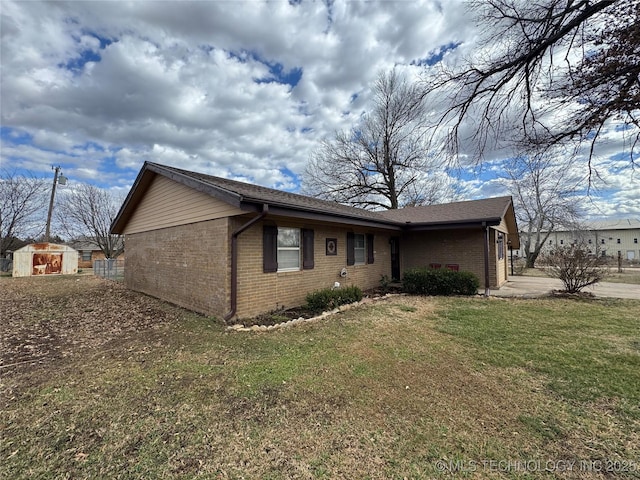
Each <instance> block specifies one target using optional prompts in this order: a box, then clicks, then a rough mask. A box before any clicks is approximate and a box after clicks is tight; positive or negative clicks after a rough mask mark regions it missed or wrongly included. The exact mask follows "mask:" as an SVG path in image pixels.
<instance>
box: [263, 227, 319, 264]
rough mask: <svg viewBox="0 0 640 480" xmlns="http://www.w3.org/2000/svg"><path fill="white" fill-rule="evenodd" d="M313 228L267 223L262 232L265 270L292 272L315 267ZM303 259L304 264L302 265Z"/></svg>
mask: <svg viewBox="0 0 640 480" xmlns="http://www.w3.org/2000/svg"><path fill="white" fill-rule="evenodd" d="M313 241H314V237H313V230H310V229H306V228H303V229H299V228H289V227H276V226H273V225H265V226H264V227H263V234H262V260H263V271H264V272H265V273H270V272H291V271H296V270H300V267H301V266H302V268H303V269H304V270H307V269H312V268H313V267H314V260H313V255H314V249H313ZM301 260H302V265H301Z"/></svg>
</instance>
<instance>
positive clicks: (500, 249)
mask: <svg viewBox="0 0 640 480" xmlns="http://www.w3.org/2000/svg"><path fill="white" fill-rule="evenodd" d="M503 258H504V235H503V234H501V233H499V234H498V260H502V259H503Z"/></svg>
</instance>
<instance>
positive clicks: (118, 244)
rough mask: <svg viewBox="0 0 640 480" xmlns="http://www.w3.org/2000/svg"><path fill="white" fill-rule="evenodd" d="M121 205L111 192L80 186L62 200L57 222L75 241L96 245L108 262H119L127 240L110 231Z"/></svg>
mask: <svg viewBox="0 0 640 480" xmlns="http://www.w3.org/2000/svg"><path fill="white" fill-rule="evenodd" d="M120 203H121V202H120V201H119V199H117V198H115V197H114V195H112V194H111V193H110V192H108V191H107V190H103V189H100V188H98V187H96V186H94V185H89V184H80V185H79V186H78V187H75V188H74V189H72V190H71V189H70V190H69V191H66V192H65V195H61V196H60V200H59V203H58V208H57V210H56V212H57V218H58V221H59V222H60V224H61V225H62V228H63V229H64V231H65V233H66V234H67V235H69V236H70V237H71V238H83V239H84V240H85V241H87V242H90V243H93V244H95V245H96V246H97V247H98V248H99V249H100V250H101V251H102V253H104V256H105V257H106V258H116V257H117V256H118V255H120V254H121V253H122V252H123V250H124V239H123V237H122V236H121V235H114V234H111V233H110V232H109V230H110V228H111V223H112V222H113V220H114V219H115V217H116V215H117V213H118V209H119V207H120Z"/></svg>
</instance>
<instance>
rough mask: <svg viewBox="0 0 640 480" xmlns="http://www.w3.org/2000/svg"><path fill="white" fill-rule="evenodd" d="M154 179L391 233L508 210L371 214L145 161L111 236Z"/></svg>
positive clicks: (497, 217) (439, 208) (496, 218)
mask: <svg viewBox="0 0 640 480" xmlns="http://www.w3.org/2000/svg"><path fill="white" fill-rule="evenodd" d="M156 175H162V176H165V177H167V178H169V179H171V180H174V181H176V182H178V183H181V184H183V185H186V186H188V187H190V188H193V189H195V190H198V191H200V192H203V193H205V194H207V195H210V196H212V197H214V198H217V199H218V200H221V201H224V202H226V203H228V204H230V205H232V206H234V207H236V208H239V209H241V210H244V211H246V212H260V211H262V207H263V205H265V204H266V205H268V206H269V213H270V214H272V215H282V216H289V217H296V218H306V219H312V220H322V221H330V222H337V223H345V224H349V225H364V226H369V227H377V228H386V229H392V230H406V229H423V230H424V229H438V228H456V227H458V228H460V227H470V226H481V225H491V226H496V225H499V224H500V222H501V220H502V218H503V217H504V216H505V215H506V214H507V212H508V211H509V208H511V210H512V211H513V205H512V200H511V197H497V198H488V199H483V200H471V201H466V202H455V203H448V204H442V205H429V206H424V207H408V208H404V209H400V210H386V211H371V210H364V209H361V208H356V207H350V206H347V205H343V204H340V203H337V202H332V201H328V200H321V199H318V198H314V197H309V196H306V195H300V194H296V193H289V192H284V191H281V190H275V189H272V188H267V187H262V186H259V185H253V184H250V183H245V182H238V181H235V180H229V179H226V178H221V177H215V176H212V175H205V174H202V173H197V172H192V171H189V170H182V169H179V168H175V167H169V166H166V165H160V164H157V163H151V162H145V164H144V165H143V167H142V169H141V170H140V173H139V174H138V177H137V178H136V181H135V182H134V184H133V186H132V188H131V191H130V192H129V194H128V195H127V198H126V199H125V201H124V203H123V205H122V207H121V208H120V211H119V212H118V215H117V216H116V218H115V220H114V221H113V224H112V226H111V230H112V232H115V233H121V232H122V231H123V230H124V228H125V226H126V224H127V222H128V220H129V219H130V218H131V215H132V214H133V211H134V210H135V208H136V205H137V203H138V202H139V201H140V200H141V199H142V197H143V196H144V194H145V192H146V191H147V189H148V188H149V186H150V185H151V182H152V181H153V179H154V178H155V176H156ZM513 222H514V229H513V230H512V229H511V228H509V231H512V232H514V233H515V232H517V228H515V218H514V219H513ZM510 227H511V226H510Z"/></svg>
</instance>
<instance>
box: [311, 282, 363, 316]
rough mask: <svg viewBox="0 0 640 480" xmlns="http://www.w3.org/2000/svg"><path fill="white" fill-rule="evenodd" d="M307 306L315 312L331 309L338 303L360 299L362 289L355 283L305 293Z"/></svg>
mask: <svg viewBox="0 0 640 480" xmlns="http://www.w3.org/2000/svg"><path fill="white" fill-rule="evenodd" d="M306 299H307V307H308V308H309V309H310V310H312V311H313V312H315V313H320V312H324V311H326V310H332V309H334V308H336V307H339V306H340V305H346V304H348V303H354V302H359V301H360V300H362V290H360V288H358V287H357V286H355V285H352V286H349V287H341V288H336V289H332V288H325V289H323V290H317V291H315V292H311V293H309V294H307V298H306Z"/></svg>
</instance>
